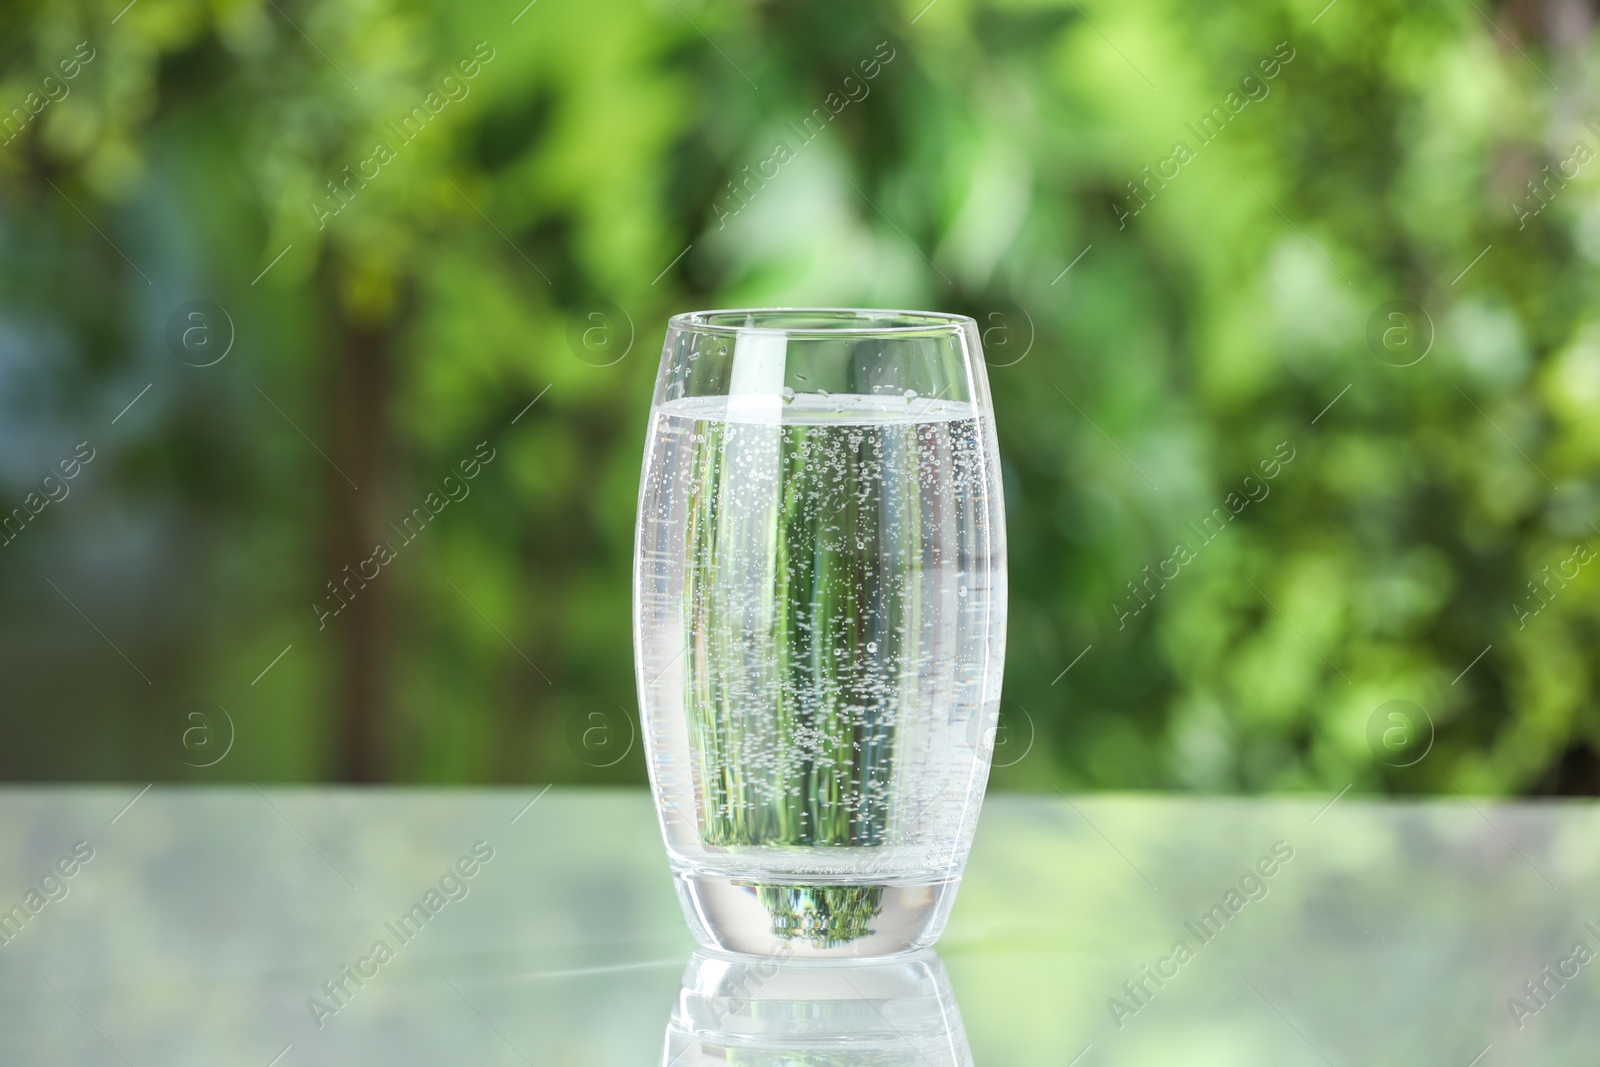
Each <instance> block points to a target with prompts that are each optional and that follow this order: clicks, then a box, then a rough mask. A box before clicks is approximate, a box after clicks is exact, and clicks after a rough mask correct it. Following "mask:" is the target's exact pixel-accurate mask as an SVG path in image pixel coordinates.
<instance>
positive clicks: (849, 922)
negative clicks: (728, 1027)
mask: <svg viewBox="0 0 1600 1067" xmlns="http://www.w3.org/2000/svg"><path fill="white" fill-rule="evenodd" d="M673 878H674V881H675V882H676V883H677V887H678V899H679V900H681V901H682V902H683V911H684V915H685V916H686V917H687V918H688V920H689V929H690V931H691V932H692V933H693V934H694V936H695V940H697V941H699V942H700V944H702V945H704V946H706V947H707V948H714V949H721V950H722V951H724V952H738V953H744V954H746V955H753V956H780V957H785V958H789V957H792V958H795V959H851V958H862V959H865V958H873V957H878V956H892V955H895V954H897V953H901V952H912V951H915V950H917V949H923V948H928V947H930V946H931V945H932V944H933V943H934V942H935V941H937V940H938V939H939V935H940V934H941V933H943V932H944V924H945V921H946V920H947V919H949V917H950V908H951V906H952V905H953V904H954V903H955V897H956V888H957V886H958V885H959V884H960V881H959V879H942V880H940V881H934V882H919V881H907V880H903V879H902V880H896V881H893V882H866V883H861V882H846V883H840V882H832V883H829V882H821V881H816V882H803V883H801V882H774V881H765V880H759V879H755V878H747V877H732V876H727V875H718V874H708V873H704V872H698V871H678V872H675V873H674V875H673Z"/></svg>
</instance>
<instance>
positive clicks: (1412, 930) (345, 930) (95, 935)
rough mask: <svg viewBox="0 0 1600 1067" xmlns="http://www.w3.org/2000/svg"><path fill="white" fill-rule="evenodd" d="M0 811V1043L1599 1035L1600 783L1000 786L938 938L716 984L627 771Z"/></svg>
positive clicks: (1023, 1052)
mask: <svg viewBox="0 0 1600 1067" xmlns="http://www.w3.org/2000/svg"><path fill="white" fill-rule="evenodd" d="M130 801H131V802H132V803H131V804H130ZM1330 801H1333V802H1332V803H1331V804H1330ZM0 816H3V817H0V909H4V912H3V913H0V937H3V938H4V943H3V944H0V1064H7V1065H11V1064H16V1065H29V1067H32V1065H36V1064H37V1065H43V1064H71V1065H78V1064H130V1065H132V1067H156V1065H166V1067H178V1065H188V1064H193V1065H205V1067H217V1065H237V1067H268V1065H269V1064H273V1065H276V1067H301V1065H311V1064H328V1065H334V1064H338V1065H351V1064H374V1065H379V1064H381V1065H385V1067H390V1065H393V1067H407V1065H417V1067H421V1065H435V1064H463V1065H466V1064H471V1065H475V1067H477V1065H509V1067H515V1065H519V1064H531V1065H538V1067H544V1065H546V1064H549V1065H552V1067H553V1065H563V1067H568V1065H577V1064H640V1065H642V1064H662V1063H667V1062H672V1061H675V1062H676V1063H678V1064H680V1065H683V1067H687V1065H689V1064H692V1063H712V1062H715V1063H727V1064H734V1063H752V1064H754V1063H761V1064H777V1063H786V1064H788V1063H793V1064H799V1063H806V1064H813V1063H817V1064H820V1063H829V1064H841V1065H842V1064H857V1063H862V1064H865V1063H874V1064H880V1063H881V1064H888V1063H904V1064H908V1065H910V1064H919V1063H924V1064H928V1065H930V1067H933V1065H942V1064H945V1063H968V1062H970V1063H975V1064H979V1065H982V1067H996V1065H1003V1064H1019V1065H1020V1064H1027V1065H1039V1064H1054V1065H1060V1067H1066V1065H1068V1064H1072V1065H1074V1067H1099V1065H1106V1064H1154V1063H1162V1064H1218V1065H1222V1064H1226V1065H1229V1067H1249V1065H1256V1064H1260V1065H1263V1067H1265V1065H1269V1064H1270V1065H1273V1067H1281V1065H1286V1064H1287V1065H1294V1064H1306V1065H1334V1067H1344V1065H1352V1067H1353V1065H1358V1064H1359V1065H1382V1064H1405V1065H1408V1067H1415V1065H1419V1064H1420V1065H1438V1067H1469V1065H1474V1067H1476V1065H1482V1067H1489V1065H1498V1064H1575V1065H1576V1064H1593V1063H1595V1062H1596V1057H1597V1056H1600V1010H1597V1008H1600V997H1597V991H1600V885H1597V875H1600V848H1597V842H1600V808H1597V807H1596V806H1595V805H1592V804H1503V803H1490V802H1488V801H1485V800H1481V799H1476V798H1474V799H1466V798H1460V797H1457V798H1455V799H1453V800H1448V801H1436V802H1424V803H1415V804H1398V803H1388V802H1382V803H1379V802H1369V801H1364V800H1361V799H1359V798H1358V797H1356V796H1354V795H1344V796H1342V797H1340V798H1338V799H1337V800H1335V799H1334V798H1333V797H1332V796H1331V795H1330V796H1322V797H1306V798H1293V799H1286V798H1277V799H1252V800H1212V799H1187V798H1171V797H1165V798H1157V797H1146V796H1085V797H1074V798H1071V799H1068V798H1066V797H1061V796H1024V795H1017V794H1010V795H997V796H992V797H991V798H990V799H989V801H988V802H987V803H986V805H985V807H984V810H983V816H982V822H981V824H980V827H979V830H978V836H977V843H976V845H975V847H974V850H973V853H972V859H971V863H970V865H969V867H968V869H967V876H966V880H965V883H964V884H963V887H962V889H961V894H960V897H959V899H958V901H957V903H956V907H955V912H954V916H953V917H952V919H951V922H950V925H949V928H948V931H947V932H946V934H945V936H944V938H943V940H942V941H941V942H940V944H939V946H938V957H937V958H930V959H928V960H924V961H921V962H917V963H916V964H915V966H912V965H911V964H907V963H904V962H902V963H899V964H895V965H891V966H888V967H877V968H874V967H865V968H862V969H860V970H856V971H852V972H848V973H847V974H845V975H843V976H840V975H839V974H838V973H829V974H821V975H809V974H802V975H800V976H799V978H798V979H797V978H796V977H795V975H794V974H793V973H791V971H792V968H791V969H790V971H784V970H783V968H765V969H762V968H750V969H748V973H746V974H745V975H744V978H745V979H748V981H744V982H743V984H742V985H739V986H737V987H736V988H733V989H731V991H730V989H729V988H718V987H716V983H717V982H718V981H721V982H724V983H726V982H727V981H728V980H729V976H730V974H732V973H733V972H730V971H729V969H728V968H729V967H734V968H737V966H738V965H737V963H733V964H730V963H729V962H728V961H726V960H721V961H719V960H715V959H707V958H700V959H698V960H695V961H694V965H693V966H689V964H690V963H691V953H692V952H693V950H694V944H693V942H692V940H691V939H690V937H689V934H688V930H687V928H686V926H685V924H684V921H683V918H682V916H681V914H680V912H679V907H678V902H677V900H676V899H675V897H674V895H673V889H672V884H671V880H670V878H669V876H668V872H667V866H666V861H665V856H664V854H663V852H662V846H661V840H660V836H659V832H658V830H657V827H656V822H655V816H654V813H653V811H652V808H651V804H650V798H649V796H648V795H647V794H646V793H644V792H643V791H595V790H579V789H550V790H548V791H545V792H540V791H539V790H537V789H534V790H526V791H522V790H509V789H506V790H480V791H444V790H417V789H411V790H347V789H282V788H266V789H261V790H257V789H253V788H245V789H228V790H221V789H204V790H202V789H170V790H169V789H162V788H155V789H151V790H149V791H147V792H143V793H140V792H139V791H138V789H137V787H134V788H127V789H122V788H92V789H91V788H71V789H7V790H0ZM940 960H942V967H941V965H940V962H939V961H940ZM908 968H909V969H908ZM918 968H920V969H918ZM913 972H914V973H913ZM946 975H947V976H948V977H947V978H946V977H945V976H946ZM686 982H687V987H686V985H685V983H686ZM708 983H709V985H708ZM919 983H920V984H919ZM852 1001H854V1003H852ZM857 1029H858V1030H859V1031H860V1034H859V1035H858V1036H859V1038H860V1039H859V1041H855V1040H853V1037H852V1035H853V1034H854V1031H855V1030H857ZM711 1030H715V1031H719V1032H720V1031H724V1030H725V1031H729V1032H730V1033H733V1034H734V1035H735V1036H734V1038H732V1039H731V1041H732V1045H731V1046H725V1044H720V1043H719V1041H720V1040H721V1039H720V1038H718V1037H716V1035H710V1036H708V1033H707V1031H711ZM797 1033H798V1034H800V1039H799V1040H800V1045H796V1044H795V1041H796V1040H797V1039H796V1034H797ZM807 1034H809V1035H810V1036H809V1037H807V1036H806V1035H807ZM807 1041H809V1042H810V1044H806V1042H807ZM801 1046H804V1047H805V1048H807V1049H809V1051H806V1052H804V1053H801V1052H796V1051H794V1050H795V1049H796V1048H798V1047H801ZM729 1047H731V1048H732V1051H728V1048H729Z"/></svg>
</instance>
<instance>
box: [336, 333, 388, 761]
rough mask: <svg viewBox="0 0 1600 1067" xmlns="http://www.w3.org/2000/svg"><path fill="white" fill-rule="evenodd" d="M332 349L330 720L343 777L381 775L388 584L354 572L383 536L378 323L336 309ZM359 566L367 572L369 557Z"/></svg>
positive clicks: (384, 347)
mask: <svg viewBox="0 0 1600 1067" xmlns="http://www.w3.org/2000/svg"><path fill="white" fill-rule="evenodd" d="M335 316H336V317H337V320H338V323H339V325H338V349H337V352H336V353H335V357H334V366H333V373H332V377H333V406H334V443H333V456H332V459H333V462H334V464H335V465H336V466H337V467H338V470H337V471H333V470H330V471H329V472H328V473H329V475H330V481H329V485H330V488H331V490H332V493H331V498H332V501H333V521H332V522H331V523H330V525H329V541H328V554H329V570H330V572H331V573H332V574H333V575H334V578H333V582H334V585H335V586H337V587H338V589H339V593H340V595H341V596H342V597H344V598H345V599H346V600H347V602H348V606H346V607H345V608H344V609H343V610H342V611H340V613H339V618H338V621H337V624H336V626H330V629H336V630H337V631H338V632H337V634H336V635H335V639H336V640H337V641H338V642H339V652H338V656H337V659H336V666H335V671H336V673H337V682H336V685H335V687H334V693H335V694H336V699H337V701H338V706H337V708H336V709H335V715H334V719H335V720H336V721H337V722H338V724H339V727H338V729H339V741H338V745H339V747H338V751H339V767H338V773H339V777H340V778H341V779H343V780H344V781H347V782H378V781H383V780H385V779H386V778H387V777H388V775H389V769H390V768H389V757H390V752H389V742H390V732H391V722H392V712H391V708H390V703H389V695H388V686H387V672H388V670H389V668H390V663H391V659H392V657H391V656H390V650H389V643H390V638H391V634H390V632H389V629H388V627H387V625H386V620H387V618H388V614H387V610H386V608H387V601H388V599H389V594H390V592H391V590H390V589H389V588H388V585H389V584H391V583H389V582H385V581H384V578H385V577H387V575H384V574H381V573H380V574H379V575H378V577H377V578H376V579H375V580H372V581H366V580H364V579H363V578H362V577H361V575H360V571H361V570H362V569H363V567H362V564H363V561H367V560H369V559H370V558H371V557H372V555H373V549H374V547H375V546H376V545H377V544H378V543H379V542H380V541H388V540H391V538H390V537H389V536H387V535H386V534H385V533H384V532H383V530H382V526H383V499H384V486H385V483H386V481H387V478H386V475H387V459H388V455H389V432H388V426H387V424H386V421H385V406H386V405H385V399H386V397H387V395H388V388H387V387H388V349H389V344H390V339H391V335H390V333H389V332H388V330H387V329H386V328H384V327H382V326H374V325H369V324H362V323H358V322H353V321H350V320H349V319H348V317H347V316H345V315H342V314H341V313H340V311H339V310H338V309H337V308H336V309H335ZM375 563H376V561H373V563H367V564H366V566H365V568H364V569H365V570H366V572H367V574H368V575H371V574H372V572H373V570H374V564H375Z"/></svg>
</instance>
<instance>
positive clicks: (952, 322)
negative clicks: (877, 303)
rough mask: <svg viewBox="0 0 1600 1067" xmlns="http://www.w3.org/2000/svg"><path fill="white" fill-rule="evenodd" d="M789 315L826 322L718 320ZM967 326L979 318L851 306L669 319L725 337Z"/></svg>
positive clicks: (881, 333)
mask: <svg viewBox="0 0 1600 1067" xmlns="http://www.w3.org/2000/svg"><path fill="white" fill-rule="evenodd" d="M785 315H789V316H811V317H813V318H816V319H820V320H822V321H821V322H819V323H807V324H804V325H795V326H784V325H781V324H779V325H760V324H759V323H757V322H736V321H719V320H723V319H727V320H735V319H746V320H749V319H761V318H771V317H779V316H785ZM830 320H831V321H830ZM967 326H972V327H974V328H976V327H977V320H975V319H973V318H972V316H970V315H957V314H954V313H953V312H946V311H906V310H900V309H893V308H848V307H763V308H724V309H718V310H711V311H684V312H680V313H678V314H676V315H674V316H672V317H671V318H670V319H668V320H667V328H668V329H669V330H685V331H692V332H696V333H709V334H720V335H726V336H736V335H738V334H741V333H750V332H752V331H764V332H768V333H778V334H783V335H784V336H786V337H894V336H913V337H914V336H924V337H925V336H936V335H941V334H954V333H960V332H961V331H962V330H963V329H964V328H965V327H967Z"/></svg>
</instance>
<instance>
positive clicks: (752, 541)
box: [634, 308, 1006, 958]
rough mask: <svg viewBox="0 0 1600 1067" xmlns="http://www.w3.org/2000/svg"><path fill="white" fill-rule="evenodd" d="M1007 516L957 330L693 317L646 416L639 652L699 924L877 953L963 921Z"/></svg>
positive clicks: (905, 316) (654, 747) (680, 876)
mask: <svg viewBox="0 0 1600 1067" xmlns="http://www.w3.org/2000/svg"><path fill="white" fill-rule="evenodd" d="M1005 561H1006V551H1005V519H1004V509H1003V503H1002V500H1001V489H1000V467H999V454H998V449H997V447H996V444H995V433H994V416H993V406H992V404H991V402H990V399H989V386H988V381H987V379H986V377H985V374H984V365H983V356H982V350H981V345H980V343H979V337H978V330H977V326H976V324H975V323H974V322H973V320H972V319H970V318H967V317H965V316H960V315H945V314H933V313H928V312H912V311H871V310H853V309H836V308H822V309H804V308H778V309H747V310H736V311H703V312H694V313H690V314H684V315H677V316H675V317H673V318H672V320H671V321H670V323H669V324H668V328H667V336H666V344H665V346H664V349H663V352H662V356H661V367H660V371H659V373H658V375H657V378H656V388H655V396H654V399H653V402H652V405H651V413H650V430H649V437H648V442H647V444H646V447H645V460H644V473H643V476H642V479H641V486H640V492H639V523H638V539H637V542H636V548H635V559H634V644H635V667H636V670H637V675H638V685H639V703H640V707H641V709H642V715H643V722H644V738H645V744H646V753H647V756H648V762H649V767H650V777H651V783H652V786H653V787H654V792H655V800H656V808H657V812H658V814H659V816H660V819H661V831H662V835H663V837H664V838H665V840H666V846H667V854H668V858H669V860H670V863H671V867H672V872H673V876H674V879H675V881H676V884H677V889H678V894H679V897H680V899H681V901H682V903H683V906H684V912H685V915H686V917H687V919H688V922H689V926H690V929H691V930H692V931H693V933H694V935H695V937H696V938H697V939H698V940H699V941H700V943H701V944H703V945H706V946H708V947H711V948H717V949H722V950H725V951H731V952H742V953H755V954H764V955H785V956H788V955H795V956H800V957H825V958H837V957H852V956H881V955H888V954H891V953H897V952H905V951H910V950H913V949H918V948H923V947H926V946H928V945H931V944H932V943H933V942H934V941H935V939H937V938H938V936H939V934H940V932H941V931H942V930H943V928H944V924H945V921H946V919H947V918H948V917H949V914H950V908H951V905H952V904H953V903H954V900H955V892H956V888H957V885H958V884H959V882H960V878H961V872H962V869H963V867H964V866H965V864H966V858H967V851H968V849H969V848H970V846H971V844H972V834H973V829H974V827H975V824H976V822H977V816H978V808H979V805H980V804H981V803H982V800H983V792H984V787H985V785H986V784H987V781H988V774H989V755H990V753H992V751H993V739H994V730H995V722H996V718H997V716H998V713H999V701H1000V677H1001V666H1002V661H1003V659H1004V656H1005V622H1006V570H1005Z"/></svg>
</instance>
